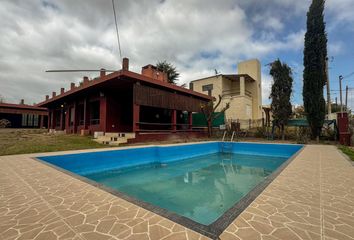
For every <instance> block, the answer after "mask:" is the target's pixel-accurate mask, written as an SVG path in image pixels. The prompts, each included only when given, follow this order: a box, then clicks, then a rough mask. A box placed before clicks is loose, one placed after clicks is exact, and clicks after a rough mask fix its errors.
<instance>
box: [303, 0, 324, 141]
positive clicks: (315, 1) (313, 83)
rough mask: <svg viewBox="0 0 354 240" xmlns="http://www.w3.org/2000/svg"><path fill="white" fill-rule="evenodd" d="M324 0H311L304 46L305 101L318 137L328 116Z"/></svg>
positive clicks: (313, 130)
mask: <svg viewBox="0 0 354 240" xmlns="http://www.w3.org/2000/svg"><path fill="white" fill-rule="evenodd" d="M324 6H325V1H324V0H312V4H311V6H310V9H309V11H308V12H307V32H306V34H305V48H304V76H303V77H304V85H303V92H302V95H303V100H304V107H305V112H306V117H307V120H308V122H309V125H310V128H311V133H312V137H313V138H316V139H317V141H318V140H319V136H320V133H321V128H322V125H323V122H324V118H325V111H326V110H325V105H326V103H325V100H324V98H323V87H324V85H325V84H326V58H327V34H326V25H325V22H324V13H323V12H324Z"/></svg>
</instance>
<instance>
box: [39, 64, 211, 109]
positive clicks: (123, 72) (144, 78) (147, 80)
mask: <svg viewBox="0 0 354 240" xmlns="http://www.w3.org/2000/svg"><path fill="white" fill-rule="evenodd" d="M121 77H127V78H131V79H135V80H138V81H141V82H145V83H149V84H152V85H156V86H159V87H162V88H167V89H170V90H174V91H176V92H180V93H185V94H189V95H193V96H195V97H198V98H202V99H205V100H211V97H209V96H208V95H205V94H202V93H198V92H195V91H192V90H189V89H186V88H183V87H179V86H177V85H173V84H170V83H166V82H162V81H158V80H155V79H152V78H150V77H147V76H144V75H142V74H138V73H135V72H131V71H128V70H119V71H116V72H113V73H111V74H108V75H105V76H103V77H100V78H97V79H95V80H91V81H89V82H88V83H86V84H83V85H81V86H77V87H75V88H74V89H70V90H69V91H66V92H64V93H63V94H59V95H57V96H55V97H52V98H50V99H48V100H46V101H43V102H41V103H38V104H37V105H36V106H41V107H43V106H46V105H47V104H49V103H52V102H54V101H57V100H59V99H62V98H64V97H67V96H69V95H71V94H74V93H78V92H81V91H83V90H86V89H89V88H92V87H94V86H98V85H100V84H102V83H104V82H107V81H111V80H114V79H116V78H121Z"/></svg>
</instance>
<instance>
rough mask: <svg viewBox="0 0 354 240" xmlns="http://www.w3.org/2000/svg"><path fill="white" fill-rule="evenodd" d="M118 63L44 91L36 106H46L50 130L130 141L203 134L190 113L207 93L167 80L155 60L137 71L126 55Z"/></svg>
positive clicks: (197, 107)
mask: <svg viewBox="0 0 354 240" xmlns="http://www.w3.org/2000/svg"><path fill="white" fill-rule="evenodd" d="M122 66H123V67H122V69H121V70H119V71H116V72H112V73H110V74H106V71H105V70H104V69H101V71H100V76H99V77H98V78H95V79H92V80H89V78H88V77H84V78H83V82H82V84H80V85H79V86H75V84H74V83H71V86H70V89H69V90H67V91H65V89H64V88H61V91H60V93H59V94H58V95H57V94H56V92H53V93H52V96H51V98H49V96H48V95H47V96H46V99H45V101H43V102H41V103H39V104H38V106H39V107H46V108H48V110H49V121H48V126H49V129H51V131H64V132H65V133H81V134H95V135H96V136H101V139H105V140H107V141H111V140H112V139H114V140H116V138H117V137H122V136H123V137H124V136H127V135H129V134H130V136H133V138H134V139H132V140H131V141H142V140H162V139H168V138H170V137H174V136H178V135H183V136H186V135H187V136H199V135H204V133H201V132H197V131H194V130H193V129H192V113H193V112H199V111H200V106H201V104H205V103H206V102H208V101H210V99H211V97H210V96H208V95H205V94H202V93H198V92H195V91H192V90H189V89H185V88H182V87H179V86H176V85H173V84H170V83H168V81H167V74H166V73H163V72H160V71H158V69H157V68H156V67H155V66H153V65H147V66H145V67H143V68H142V70H141V74H138V73H135V72H132V71H129V60H128V59H127V58H124V59H123V64H122ZM109 133H114V134H113V135H112V134H109ZM117 134H118V135H117ZM104 136H106V138H104Z"/></svg>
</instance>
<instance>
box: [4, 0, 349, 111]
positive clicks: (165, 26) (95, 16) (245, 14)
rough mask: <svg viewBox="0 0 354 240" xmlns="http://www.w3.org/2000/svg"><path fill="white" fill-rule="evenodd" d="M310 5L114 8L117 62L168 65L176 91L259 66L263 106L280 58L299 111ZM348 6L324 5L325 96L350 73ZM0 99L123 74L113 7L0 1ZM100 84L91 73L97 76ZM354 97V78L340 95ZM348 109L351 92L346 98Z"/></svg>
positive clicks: (134, 0) (101, 2)
mask: <svg viewBox="0 0 354 240" xmlns="http://www.w3.org/2000/svg"><path fill="white" fill-rule="evenodd" d="M310 3H311V1H310V0H296V1H294V0H218V1H215V0H129V1H128V0H115V6H116V10H117V20H118V27H119V34H120V41H121V49H122V55H123V57H128V58H129V59H130V69H131V70H132V71H135V72H140V70H141V67H142V66H145V65H147V64H156V63H157V62H158V61H163V60H166V61H168V62H170V63H172V64H173V65H174V66H176V68H177V70H178V71H179V72H180V74H181V75H180V80H179V83H180V84H182V83H189V82H190V81H192V80H195V79H199V78H202V77H207V76H211V75H213V74H214V69H217V70H218V72H220V73H223V74H236V73H237V67H236V66H237V63H238V62H240V61H243V60H247V59H253V58H257V59H259V60H260V61H261V64H262V93H263V103H264V104H268V103H269V98H268V96H269V93H270V88H271V83H272V79H271V77H270V76H269V66H267V64H268V63H270V62H272V61H274V60H276V59H277V58H279V59H280V60H281V61H283V62H285V63H287V64H288V65H289V66H290V67H291V68H292V70H293V77H294V88H293V96H292V103H293V104H294V105H299V104H302V72H303V61H302V58H303V45H304V34H305V31H306V13H307V10H308V7H309V5H310ZM353 12H354V4H353V0H327V1H326V9H325V21H326V24H327V25H326V26H327V33H328V55H329V56H330V60H331V61H330V63H329V65H330V66H329V67H330V69H329V71H330V85H331V89H332V90H333V91H332V92H331V97H332V99H333V101H334V99H335V97H336V96H337V97H338V101H339V92H338V91H336V90H338V89H339V86H338V76H339V75H343V76H346V75H349V74H350V73H352V72H354V61H353V60H354V47H353V39H354V14H353ZM0 22H1V26H0V95H1V96H2V98H3V99H4V100H5V101H6V102H12V103H18V102H19V101H20V99H25V102H26V103H27V104H33V103H38V102H41V101H43V100H44V98H45V95H46V94H49V95H50V94H51V92H52V91H56V92H59V91H60V88H61V87H65V88H66V89H68V88H69V86H70V82H75V83H78V82H79V81H81V79H82V77H83V76H84V75H88V76H89V77H96V76H95V74H88V73H45V71H46V70H50V69H100V68H106V69H112V70H119V69H120V68H121V60H120V56H119V50H118V44H117V38H116V32H115V25H114V17H113V10H112V1H111V0H75V1H72V0H60V1H59V0H56V1H55V0H31V1H23V0H1V1H0ZM96 75H97V74H96ZM346 85H349V87H353V88H354V76H351V77H349V78H346V79H344V80H343V88H344V87H345V86H346ZM349 105H352V106H353V107H354V90H353V91H350V93H349Z"/></svg>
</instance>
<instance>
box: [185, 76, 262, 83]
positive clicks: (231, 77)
mask: <svg viewBox="0 0 354 240" xmlns="http://www.w3.org/2000/svg"><path fill="white" fill-rule="evenodd" d="M219 76H222V77H226V78H228V79H229V80H231V81H234V80H239V79H240V78H241V77H244V78H245V79H246V80H248V81H256V80H255V79H254V78H252V77H251V76H250V75H248V74H218V75H214V76H209V77H204V78H200V79H196V80H193V81H191V83H193V82H197V81H202V80H205V79H209V78H214V77H219Z"/></svg>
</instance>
